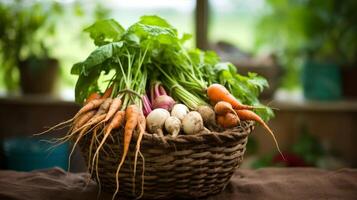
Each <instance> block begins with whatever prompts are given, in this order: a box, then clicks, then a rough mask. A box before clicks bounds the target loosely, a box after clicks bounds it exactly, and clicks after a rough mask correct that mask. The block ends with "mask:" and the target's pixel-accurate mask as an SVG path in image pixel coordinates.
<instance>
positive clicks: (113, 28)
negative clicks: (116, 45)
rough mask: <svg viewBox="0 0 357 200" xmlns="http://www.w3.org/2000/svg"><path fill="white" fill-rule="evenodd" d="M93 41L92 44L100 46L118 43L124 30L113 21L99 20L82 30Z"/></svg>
mask: <svg viewBox="0 0 357 200" xmlns="http://www.w3.org/2000/svg"><path fill="white" fill-rule="evenodd" d="M84 31H85V32H88V33H89V35H90V37H91V38H92V39H93V40H94V44H95V45H97V46H101V45H104V44H108V43H109V42H113V41H119V40H120V38H121V37H122V35H123V33H124V32H125V29H124V28H123V27H122V26H121V25H120V24H119V23H118V22H116V21H115V20H113V19H106V20H100V21H97V22H96V23H94V24H93V25H91V26H89V27H88V28H86V29H84Z"/></svg>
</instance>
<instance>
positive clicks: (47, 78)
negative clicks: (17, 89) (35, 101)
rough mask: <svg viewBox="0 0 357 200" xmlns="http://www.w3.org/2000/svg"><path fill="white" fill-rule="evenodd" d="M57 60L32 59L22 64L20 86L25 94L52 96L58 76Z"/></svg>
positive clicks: (20, 67)
mask: <svg viewBox="0 0 357 200" xmlns="http://www.w3.org/2000/svg"><path fill="white" fill-rule="evenodd" d="M58 68H59V63H58V60H56V59H51V58H48V59H44V60H38V59H36V60H35V59H31V60H25V61H22V62H20V66H19V69H20V86H21V90H22V92H23V93H24V94H51V93H52V92H53V90H54V86H55V83H56V80H57V76H58Z"/></svg>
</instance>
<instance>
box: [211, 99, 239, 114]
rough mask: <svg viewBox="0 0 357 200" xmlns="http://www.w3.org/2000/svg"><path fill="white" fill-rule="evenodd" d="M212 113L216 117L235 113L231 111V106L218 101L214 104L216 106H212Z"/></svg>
mask: <svg viewBox="0 0 357 200" xmlns="http://www.w3.org/2000/svg"><path fill="white" fill-rule="evenodd" d="M214 111H215V112H216V114H217V115H226V114H227V113H230V112H231V113H234V114H236V111H235V110H233V107H232V105H231V104H230V103H228V102H225V101H219V102H218V103H216V105H215V106H214Z"/></svg>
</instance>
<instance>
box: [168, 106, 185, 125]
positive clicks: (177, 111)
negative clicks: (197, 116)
mask: <svg viewBox="0 0 357 200" xmlns="http://www.w3.org/2000/svg"><path fill="white" fill-rule="evenodd" d="M188 112H189V110H188V108H187V106H185V105H183V104H176V105H174V107H173V108H172V110H171V116H173V117H177V118H178V119H179V120H181V121H182V120H183V118H184V117H185V116H186V115H187V113H188Z"/></svg>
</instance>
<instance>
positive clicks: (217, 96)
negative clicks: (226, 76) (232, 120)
mask: <svg viewBox="0 0 357 200" xmlns="http://www.w3.org/2000/svg"><path fill="white" fill-rule="evenodd" d="M207 96H208V98H209V100H210V102H212V103H217V102H219V101H225V102H228V103H230V104H231V105H232V107H233V108H234V109H237V110H241V109H253V108H254V107H253V106H249V105H244V104H241V103H240V102H239V101H238V100H237V99H236V98H235V97H234V96H233V95H232V94H231V93H230V92H229V91H228V90H227V88H225V87H224V86H223V85H220V84H217V83H215V84H212V85H210V86H209V87H208V88H207Z"/></svg>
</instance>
